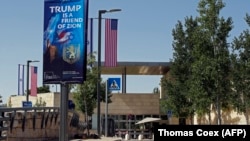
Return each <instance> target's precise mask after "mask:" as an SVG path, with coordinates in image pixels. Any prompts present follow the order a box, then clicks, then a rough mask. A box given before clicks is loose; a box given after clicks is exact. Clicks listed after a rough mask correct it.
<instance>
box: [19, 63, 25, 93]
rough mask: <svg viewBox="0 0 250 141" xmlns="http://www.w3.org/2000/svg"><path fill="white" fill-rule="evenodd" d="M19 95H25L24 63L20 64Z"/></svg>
mask: <svg viewBox="0 0 250 141" xmlns="http://www.w3.org/2000/svg"><path fill="white" fill-rule="evenodd" d="M18 95H24V65H21V64H18Z"/></svg>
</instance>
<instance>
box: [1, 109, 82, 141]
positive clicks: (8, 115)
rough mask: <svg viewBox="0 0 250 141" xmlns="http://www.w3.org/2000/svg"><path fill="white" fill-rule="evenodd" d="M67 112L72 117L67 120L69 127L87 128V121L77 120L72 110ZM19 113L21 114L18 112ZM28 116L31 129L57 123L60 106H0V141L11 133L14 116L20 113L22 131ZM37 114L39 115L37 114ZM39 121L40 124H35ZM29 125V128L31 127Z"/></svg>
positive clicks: (6, 138) (75, 113)
mask: <svg viewBox="0 0 250 141" xmlns="http://www.w3.org/2000/svg"><path fill="white" fill-rule="evenodd" d="M68 112H69V113H72V117H71V119H70V121H69V125H70V126H71V127H74V128H76V129H77V130H78V131H83V132H84V130H85V129H86V128H87V123H86V122H83V121H80V120H79V115H78V113H77V112H75V111H74V110H71V109H68ZM20 113H21V114H20ZM27 113H29V117H30V114H31V117H32V118H31V119H32V121H31V122H32V127H33V129H34V130H35V129H37V128H36V126H37V127H39V129H43V128H46V127H47V124H48V123H49V122H50V123H52V122H53V123H57V120H58V118H59V117H60V115H59V113H60V108H59V107H23V108H22V107H20V108H4V107H0V141H1V140H8V133H10V134H11V133H12V129H13V124H14V121H15V117H17V115H19V116H20V115H21V119H22V120H20V121H21V123H20V124H21V126H22V131H23V132H24V131H25V129H26V127H25V126H26V124H25V123H26V122H28V121H27V120H28V119H26V117H27V116H28V114H27ZM38 114H39V115H38ZM38 116H39V117H40V121H41V122H38V121H37V118H38ZM29 119H30V118H29ZM38 123H40V125H37V124H38ZM32 127H31V128H32ZM27 129H28V128H27Z"/></svg>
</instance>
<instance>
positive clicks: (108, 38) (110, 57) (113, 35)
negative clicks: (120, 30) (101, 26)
mask: <svg viewBox="0 0 250 141" xmlns="http://www.w3.org/2000/svg"><path fill="white" fill-rule="evenodd" d="M117 26H118V20H117V19H106V20H105V61H104V66H106V67H116V65H117Z"/></svg>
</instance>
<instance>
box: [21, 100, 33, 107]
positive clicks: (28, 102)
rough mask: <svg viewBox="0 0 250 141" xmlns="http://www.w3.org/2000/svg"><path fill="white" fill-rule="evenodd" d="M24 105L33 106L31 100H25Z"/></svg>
mask: <svg viewBox="0 0 250 141" xmlns="http://www.w3.org/2000/svg"><path fill="white" fill-rule="evenodd" d="M23 107H32V102H31V101H23Z"/></svg>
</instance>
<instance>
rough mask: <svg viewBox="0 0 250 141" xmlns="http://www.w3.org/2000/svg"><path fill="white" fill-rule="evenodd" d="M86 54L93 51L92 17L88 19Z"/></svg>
mask: <svg viewBox="0 0 250 141" xmlns="http://www.w3.org/2000/svg"><path fill="white" fill-rule="evenodd" d="M87 36H88V37H87V39H88V40H87V45H88V46H87V54H92V53H93V18H89V19H88V35H87Z"/></svg>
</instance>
